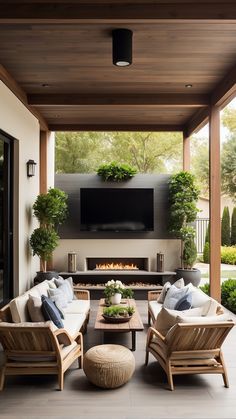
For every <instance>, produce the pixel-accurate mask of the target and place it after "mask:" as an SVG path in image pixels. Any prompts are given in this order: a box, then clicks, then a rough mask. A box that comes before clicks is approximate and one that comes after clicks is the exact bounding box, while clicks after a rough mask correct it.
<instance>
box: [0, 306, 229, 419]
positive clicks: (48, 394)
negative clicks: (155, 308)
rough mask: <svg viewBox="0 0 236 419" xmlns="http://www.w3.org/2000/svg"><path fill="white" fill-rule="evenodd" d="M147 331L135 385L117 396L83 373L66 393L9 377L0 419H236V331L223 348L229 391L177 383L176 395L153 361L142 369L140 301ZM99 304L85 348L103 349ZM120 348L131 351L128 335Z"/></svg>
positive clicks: (68, 380) (68, 381) (204, 382)
mask: <svg viewBox="0 0 236 419" xmlns="http://www.w3.org/2000/svg"><path fill="white" fill-rule="evenodd" d="M137 306H138V308H139V310H140V314H141V316H142V319H143V322H144V323H145V331H144V332H139V333H137V350H136V352H135V353H134V355H135V360H136V370H135V374H134V376H133V377H132V379H131V381H130V382H129V383H128V384H126V385H125V386H123V387H121V388H118V389H115V390H103V389H99V388H97V387H94V386H93V385H92V384H90V383H89V382H88V381H87V378H86V377H85V375H84V373H83V371H80V370H77V369H75V368H73V367H72V368H71V370H69V371H68V372H67V373H66V376H65V388H64V391H63V392H59V391H57V390H56V388H57V382H56V377H55V376H36V377H14V378H13V377H8V378H7V380H6V384H5V388H4V391H3V392H2V393H1V394H0V418H8V419H10V418H12V419H13V418H14V419H15V418H22V419H23V418H24V419H26V418H30V419H36V418H37V419H38V418H53V419H56V418H57V419H72V418H73V419H74V418H76V419H157V418H161V419H162V418H168V419H175V418H176V419H177V418H178V419H179V418H181V419H183V418H188V419H190V418H204V419H208V418H214V419H220V418H228V419H231V418H236V327H235V328H234V329H233V331H232V332H231V334H230V335H229V336H228V338H227V340H226V342H225V345H224V354H225V359H226V364H227V367H228V374H229V380H230V388H229V389H226V388H224V387H223V380H222V377H221V376H220V375H219V376H218V375H199V376H197V375H196V376H182V377H175V378H174V383H175V391H173V392H171V391H169V390H167V389H166V388H167V387H166V385H167V381H166V376H165V374H164V372H163V371H162V369H161V368H160V367H159V366H158V364H157V362H156V361H155V360H154V358H153V357H152V355H150V362H149V365H148V367H145V366H144V355H145V338H146V330H147V302H146V301H145V302H144V301H137ZM96 307H97V301H92V315H91V320H90V323H89V328H88V333H87V335H86V337H85V347H86V349H88V348H89V347H91V346H93V345H96V344H101V343H102V339H103V336H102V334H101V333H100V332H95V331H94V330H93V325H94V320H95V313H96ZM115 339H116V343H120V344H124V345H130V340H129V339H130V336H129V335H116V336H115Z"/></svg>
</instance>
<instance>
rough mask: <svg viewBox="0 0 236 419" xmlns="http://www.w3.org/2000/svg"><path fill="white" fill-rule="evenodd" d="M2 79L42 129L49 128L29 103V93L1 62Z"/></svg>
mask: <svg viewBox="0 0 236 419" xmlns="http://www.w3.org/2000/svg"><path fill="white" fill-rule="evenodd" d="M0 80H1V81H2V82H3V83H4V84H5V85H6V86H7V87H8V89H10V90H11V92H12V93H14V95H15V96H16V97H17V98H18V99H19V100H20V101H21V102H22V103H23V105H24V106H25V107H26V108H27V109H28V110H29V111H30V112H31V113H32V114H33V115H34V116H35V117H36V118H37V119H38V121H39V124H40V128H41V130H46V131H47V130H48V124H47V122H46V121H45V119H44V118H43V116H42V115H41V114H40V112H38V111H37V109H35V108H33V107H32V106H30V105H29V104H28V100H27V95H26V93H25V92H24V90H23V89H22V88H21V87H20V86H19V84H18V83H17V82H16V81H15V79H14V78H13V77H12V76H11V75H10V74H9V73H8V71H7V70H6V69H5V68H4V67H3V66H2V65H1V64H0Z"/></svg>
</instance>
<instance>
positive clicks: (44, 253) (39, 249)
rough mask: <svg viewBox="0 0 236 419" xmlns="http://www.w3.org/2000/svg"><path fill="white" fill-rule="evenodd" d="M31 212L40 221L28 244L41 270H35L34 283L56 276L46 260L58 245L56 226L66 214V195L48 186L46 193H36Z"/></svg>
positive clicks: (48, 259)
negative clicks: (37, 259) (38, 259)
mask: <svg viewBox="0 0 236 419" xmlns="http://www.w3.org/2000/svg"><path fill="white" fill-rule="evenodd" d="M33 214H34V216H35V217H36V218H37V220H38V221H39V223H40V227H38V228H36V229H35V230H34V231H33V233H32V235H31V237H30V246H31V248H32V250H33V255H37V256H39V258H40V261H41V268H42V271H39V272H37V276H36V278H35V280H34V281H35V283H38V282H42V281H44V280H45V279H51V278H52V277H55V276H58V274H57V273H56V272H54V271H47V262H48V261H50V260H51V258H52V253H53V251H54V250H55V248H56V247H57V245H58V241H59V236H58V233H57V228H58V226H59V225H60V224H62V223H63V221H64V220H65V218H66V216H67V195H66V194H65V192H63V191H61V190H60V189H57V188H50V189H49V191H48V192H47V193H46V194H40V195H38V197H37V199H36V201H35V203H34V205H33Z"/></svg>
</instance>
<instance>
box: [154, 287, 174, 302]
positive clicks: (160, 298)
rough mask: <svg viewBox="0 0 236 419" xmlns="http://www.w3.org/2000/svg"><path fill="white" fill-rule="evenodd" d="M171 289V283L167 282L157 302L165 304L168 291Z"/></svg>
mask: <svg viewBox="0 0 236 419" xmlns="http://www.w3.org/2000/svg"><path fill="white" fill-rule="evenodd" d="M170 287H171V283H170V282H166V283H165V284H164V285H163V288H162V290H161V293H160V295H159V297H157V302H158V303H160V304H162V303H164V299H165V296H166V293H167V291H168V289H169V288H170Z"/></svg>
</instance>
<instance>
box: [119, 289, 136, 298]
mask: <svg viewBox="0 0 236 419" xmlns="http://www.w3.org/2000/svg"><path fill="white" fill-rule="evenodd" d="M133 295H134V291H133V290H132V288H124V289H123V290H122V298H132V297H133Z"/></svg>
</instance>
